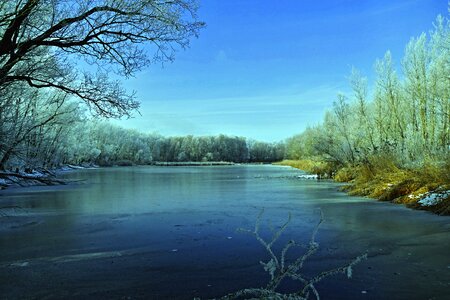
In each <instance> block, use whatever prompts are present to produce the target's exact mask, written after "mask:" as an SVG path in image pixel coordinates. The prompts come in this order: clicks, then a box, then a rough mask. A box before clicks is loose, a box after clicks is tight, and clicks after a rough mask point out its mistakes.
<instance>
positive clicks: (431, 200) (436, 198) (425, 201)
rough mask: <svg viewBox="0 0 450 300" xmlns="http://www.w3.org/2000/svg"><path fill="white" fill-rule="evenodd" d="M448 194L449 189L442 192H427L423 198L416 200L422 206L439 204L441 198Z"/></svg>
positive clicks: (449, 194) (449, 192)
mask: <svg viewBox="0 0 450 300" xmlns="http://www.w3.org/2000/svg"><path fill="white" fill-rule="evenodd" d="M449 196H450V190H448V191H443V192H435V193H428V194H427V196H426V197H425V198H422V199H420V200H419V201H418V203H419V204H421V205H422V206H433V205H436V204H439V203H440V202H441V201H442V200H443V199H445V198H447V197H449Z"/></svg>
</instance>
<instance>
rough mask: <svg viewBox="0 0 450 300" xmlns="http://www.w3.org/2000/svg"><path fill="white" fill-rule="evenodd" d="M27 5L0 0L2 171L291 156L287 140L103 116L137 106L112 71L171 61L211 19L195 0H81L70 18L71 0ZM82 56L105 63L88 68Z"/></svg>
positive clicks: (126, 112) (129, 70) (124, 73)
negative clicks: (198, 133)
mask: <svg viewBox="0 0 450 300" xmlns="http://www.w3.org/2000/svg"><path fill="white" fill-rule="evenodd" d="M23 4H24V5H23V6H20V5H17V6H16V5H14V4H13V2H11V1H6V2H2V3H1V4H0V10H1V11H2V15H1V19H0V36H1V37H2V38H1V40H0V92H1V93H0V169H1V170H20V171H24V170H27V171H29V172H31V171H32V170H33V169H49V168H50V169H51V168H57V167H60V166H63V165H67V164H74V165H81V164H96V165H100V166H110V165H114V164H150V163H152V162H155V161H176V162H184V161H228V162H237V163H242V162H273V161H278V160H281V159H282V158H283V156H284V144H283V143H264V142H258V141H253V140H247V139H246V138H243V137H231V136H225V135H219V136H206V137H193V136H186V137H167V138H166V137H162V136H160V135H157V134H144V133H141V132H138V131H136V130H127V129H123V128H120V127H119V126H114V125H111V124H109V123H108V122H107V121H106V120H103V121H101V120H98V117H100V119H102V118H103V119H107V118H120V117H129V116H131V114H132V113H133V112H135V111H136V110H137V109H138V107H139V102H138V101H137V100H136V98H135V95H134V94H130V93H128V92H127V91H126V89H125V88H124V87H123V86H122V85H121V83H120V82H119V81H118V80H114V79H113V78H114V76H109V75H108V73H111V74H116V75H117V76H125V77H128V76H130V75H133V74H134V72H136V71H138V70H140V69H141V68H142V67H144V66H147V65H148V64H150V63H152V62H160V61H170V60H172V59H173V54H174V52H175V50H174V49H175V48H174V46H173V45H174V44H175V45H178V46H179V47H181V48H184V47H186V46H187V45H188V43H189V38H192V37H195V36H196V35H197V34H198V31H199V29H201V28H202V27H203V26H204V24H203V23H202V22H199V21H197V20H196V13H195V11H196V9H197V5H196V2H195V1H175V2H171V3H165V2H164V3H161V4H159V5H160V6H161V7H154V6H155V5H157V4H156V2H153V1H140V2H139V3H136V4H135V3H134V2H133V1H113V2H112V3H111V6H110V7H107V6H106V7H101V6H96V7H92V8H91V9H88V7H83V6H79V7H76V9H75V11H78V16H77V17H71V18H69V17H68V16H69V15H70V9H73V7H70V6H69V4H67V5H64V4H61V3H53V2H52V3H46V2H43V1H26V2H24V3H23ZM117 9H119V11H118V10H117ZM56 10H57V11H58V12H59V13H58V14H57V17H56V16H55V14H52V11H56ZM155 14H156V15H155ZM146 22H147V23H146ZM148 22H154V24H153V23H151V24H150V23H148ZM151 28H158V31H155V30H152V29H151ZM146 42H151V43H153V45H154V47H153V48H154V49H153V50H154V54H153V58H152V59H150V60H149V59H148V55H149V53H144V52H143V48H142V47H141V44H144V43H146ZM83 60H84V61H86V62H88V63H90V64H92V65H93V66H97V69H95V68H94V70H93V71H91V69H92V67H91V69H89V68H87V67H83V66H84V65H83ZM117 76H116V77H117ZM118 78H120V77H118Z"/></svg>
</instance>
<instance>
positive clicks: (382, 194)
mask: <svg viewBox="0 0 450 300" xmlns="http://www.w3.org/2000/svg"><path fill="white" fill-rule="evenodd" d="M276 164H277V165H284V166H291V167H294V168H297V169H300V170H303V171H305V172H307V173H311V174H316V175H317V178H318V179H322V178H331V179H334V180H335V181H337V182H344V183H347V184H346V185H345V186H343V187H342V189H343V190H344V191H346V192H347V193H348V194H349V195H358V196H367V197H370V198H374V199H377V200H380V201H389V202H392V203H397V204H405V205H406V206H407V207H410V208H413V209H420V210H427V211H431V212H433V213H435V214H438V215H450V162H449V161H444V162H426V163H423V164H421V165H420V166H415V167H411V168H404V167H399V166H398V165H397V164H395V163H394V162H392V161H390V160H389V159H388V158H384V157H376V158H373V159H371V160H370V161H368V162H367V163H364V164H356V165H344V166H342V165H341V166H336V164H333V163H331V162H327V161H324V160H322V159H317V158H311V159H302V160H283V161H281V162H279V163H276Z"/></svg>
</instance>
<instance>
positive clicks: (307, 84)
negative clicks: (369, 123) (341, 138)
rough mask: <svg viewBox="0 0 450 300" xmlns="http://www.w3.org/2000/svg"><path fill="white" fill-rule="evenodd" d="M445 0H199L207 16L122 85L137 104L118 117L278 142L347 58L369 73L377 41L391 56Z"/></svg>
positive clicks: (443, 9) (127, 123)
mask: <svg viewBox="0 0 450 300" xmlns="http://www.w3.org/2000/svg"><path fill="white" fill-rule="evenodd" d="M447 8H448V4H447V1H446V0H323V1H321V0H283V1H269V0H203V1H202V2H201V8H200V10H199V17H200V19H201V20H202V21H205V22H206V23H207V27H206V28H205V29H203V30H202V31H201V33H200V37H199V38H198V39H196V40H193V41H192V42H191V47H190V48H189V49H187V50H186V51H180V52H178V53H177V55H176V59H175V61H174V62H173V63H167V64H165V65H164V67H161V65H153V66H152V67H150V68H149V69H148V70H146V71H143V72H140V73H138V74H137V75H136V77H135V78H132V79H129V80H127V81H126V82H125V83H124V84H125V86H126V87H127V88H128V89H130V90H135V91H137V94H138V97H139V100H140V101H141V103H142V104H141V109H140V112H141V114H142V116H139V115H137V114H135V116H134V118H132V119H128V120H121V121H118V124H120V125H121V126H124V127H127V128H136V129H139V130H140V131H144V132H158V133H160V134H163V135H187V134H193V135H215V134H219V133H224V134H228V135H238V136H246V137H250V138H255V139H258V140H263V141H278V140H282V139H285V138H287V137H289V136H292V135H294V134H296V133H300V132H301V131H302V130H303V129H304V128H305V127H306V126H307V125H308V124H310V125H313V124H316V123H318V122H320V120H321V119H322V116H323V113H324V112H325V110H326V109H327V108H329V107H330V106H331V105H332V103H333V101H334V100H335V98H336V94H337V93H338V92H348V89H349V87H348V84H347V79H346V78H347V77H348V75H349V73H350V70H351V67H352V66H355V67H357V68H358V69H360V70H361V71H362V72H363V73H364V74H365V75H367V76H368V77H369V80H370V79H373V73H374V71H373V64H374V62H375V60H376V59H377V58H381V57H382V56H383V55H384V53H385V51H386V50H388V49H389V50H391V52H392V54H393V57H394V60H395V62H396V63H397V64H399V63H400V60H401V57H402V54H403V50H404V48H405V46H406V44H407V42H408V41H409V39H410V37H412V36H417V35H419V34H420V33H421V32H423V31H429V30H430V29H431V28H432V22H433V21H434V20H435V18H436V16H437V15H438V14H442V15H444V16H447V15H448V13H447Z"/></svg>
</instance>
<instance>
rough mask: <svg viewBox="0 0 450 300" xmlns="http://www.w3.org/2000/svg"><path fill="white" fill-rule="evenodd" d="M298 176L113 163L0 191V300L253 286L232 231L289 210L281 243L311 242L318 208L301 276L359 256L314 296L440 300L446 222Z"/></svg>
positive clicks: (259, 281) (245, 245) (254, 269)
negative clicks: (46, 183)
mask: <svg viewBox="0 0 450 300" xmlns="http://www.w3.org/2000/svg"><path fill="white" fill-rule="evenodd" d="M300 174H303V173H302V172H301V171H298V170H295V169H292V168H288V167H278V166H252V165H242V166H217V167H121V168H106V169H93V170H79V171H74V172H70V173H65V174H64V175H63V176H64V177H66V178H70V179H86V181H85V182H84V183H81V184H71V185H68V186H56V187H31V188H21V189H14V188H12V189H9V190H6V191H0V207H4V208H3V209H2V210H0V212H2V214H1V215H0V298H2V299H5V298H6V299H23V298H38V299H40V298H45V299H53V298H55V299H60V298H71V299H89V298H95V299H98V298H103V299H111V298H120V299H127V298H126V297H130V299H192V298H193V297H201V298H212V297H219V296H222V295H225V294H227V293H229V292H233V291H235V290H238V289H241V288H248V287H261V286H263V285H264V284H265V283H267V280H268V275H267V274H266V273H265V272H264V271H263V269H262V266H261V265H260V264H259V261H260V260H264V261H267V258H268V255H267V253H266V252H265V250H264V249H263V248H262V247H261V246H260V245H259V244H258V242H257V241H256V240H255V238H254V237H253V236H251V235H248V234H245V233H239V232H237V229H238V228H249V229H252V228H253V226H254V222H255V220H256V217H257V215H258V213H259V212H260V210H261V209H262V208H264V209H265V213H264V216H263V220H262V226H263V227H262V233H263V234H265V235H266V236H269V231H268V225H269V224H272V225H273V226H277V225H281V224H282V223H283V222H284V221H285V220H286V219H287V216H288V213H289V212H290V213H291V214H292V221H291V223H290V224H289V227H288V229H287V230H286V232H285V233H284V234H283V236H282V238H281V239H280V240H279V242H278V244H277V245H278V246H277V247H275V249H277V250H280V249H281V248H282V247H283V245H284V244H285V243H286V242H287V241H288V240H289V239H294V240H296V241H297V242H307V241H308V240H309V237H310V234H311V232H312V230H313V228H314V226H315V224H316V223H317V221H318V220H319V218H320V213H319V208H320V209H321V210H322V212H323V214H324V216H325V221H324V223H323V224H322V226H321V227H320V229H319V232H318V235H317V240H318V242H319V243H320V249H319V251H318V252H317V253H316V254H315V255H314V256H313V257H311V259H310V260H308V262H307V265H306V266H305V273H306V274H310V275H315V274H317V273H319V272H321V271H323V270H328V269H330V268H334V267H339V266H342V265H344V264H345V263H347V262H349V261H350V260H351V259H352V258H354V257H356V256H358V255H359V254H361V253H364V252H366V251H367V252H368V256H369V258H368V260H366V261H363V262H362V263H360V264H359V265H357V266H356V267H355V269H354V272H353V278H352V279H346V277H344V276H343V275H338V276H335V277H332V278H330V279H327V280H325V281H323V282H322V283H320V284H318V285H317V289H318V291H319V293H320V295H321V296H322V298H323V299H448V298H446V297H448V291H449V290H450V218H449V217H439V216H435V215H432V214H430V213H427V212H423V211H413V210H410V209H407V208H404V207H402V206H399V205H392V204H389V203H381V202H376V201H374V200H370V199H365V198H359V197H349V196H347V195H346V194H344V193H342V192H339V185H338V184H336V183H333V182H329V181H316V180H306V179H298V178H297V176H298V175H300ZM19 207H20V208H19ZM269 220H270V222H269ZM301 251H302V249H301V248H297V249H294V251H292V253H291V255H292V256H291V257H292V258H295V257H297V256H298V255H300V254H301ZM295 288H296V285H295V283H292V282H286V283H285V284H284V285H283V286H282V290H284V291H293V290H295Z"/></svg>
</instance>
